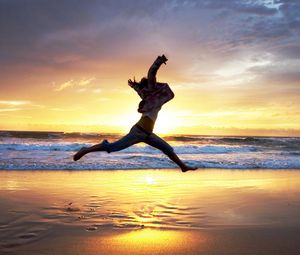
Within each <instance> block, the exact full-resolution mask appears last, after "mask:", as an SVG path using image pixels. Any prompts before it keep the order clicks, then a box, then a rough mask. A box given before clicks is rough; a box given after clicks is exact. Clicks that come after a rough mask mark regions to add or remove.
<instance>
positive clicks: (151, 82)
mask: <svg viewBox="0 0 300 255" xmlns="http://www.w3.org/2000/svg"><path fill="white" fill-rule="evenodd" d="M167 61H168V59H167V58H166V56H165V55H162V56H158V57H157V58H156V60H155V61H154V63H153V64H152V65H151V67H150V69H149V71H148V75H147V78H148V88H149V89H150V90H152V89H153V88H154V87H155V83H156V73H157V71H158V69H159V68H160V66H161V65H162V64H166V62H167Z"/></svg>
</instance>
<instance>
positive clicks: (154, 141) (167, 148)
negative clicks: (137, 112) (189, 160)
mask: <svg viewBox="0 0 300 255" xmlns="http://www.w3.org/2000/svg"><path fill="white" fill-rule="evenodd" d="M144 142H145V143H147V144H149V145H151V146H152V147H154V148H157V149H159V150H161V151H162V152H163V153H164V154H166V155H167V156H168V157H169V158H170V159H171V160H172V161H173V162H175V163H176V164H177V165H178V166H179V167H180V168H181V171H182V172H186V171H189V170H196V169H197V167H192V166H189V165H187V164H185V163H184V162H183V161H182V160H181V159H180V158H179V157H178V156H177V154H176V153H175V152H174V149H173V148H172V146H171V145H170V144H168V143H167V142H166V141H165V140H163V139H162V138H160V137H159V136H157V135H156V134H154V133H152V134H151V135H150V136H148V137H147V139H146V140H145V141H144Z"/></svg>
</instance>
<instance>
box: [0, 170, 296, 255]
mask: <svg viewBox="0 0 300 255" xmlns="http://www.w3.org/2000/svg"><path fill="white" fill-rule="evenodd" d="M0 176H1V178H0V209H1V210H0V254H1V255H2V254H199V253H201V254H298V251H299V249H300V217H299V215H300V171H299V170H298V171H297V170H295V171H293V170H260V171H254V170H251V171H247V170H212V169H210V170H198V171H195V172H189V173H185V174H183V173H181V172H180V171H178V170H116V171H112V170H107V171H1V172H0Z"/></svg>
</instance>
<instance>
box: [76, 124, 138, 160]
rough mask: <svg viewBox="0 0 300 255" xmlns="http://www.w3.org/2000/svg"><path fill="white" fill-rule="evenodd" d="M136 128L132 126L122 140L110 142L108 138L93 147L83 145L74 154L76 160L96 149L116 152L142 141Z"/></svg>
mask: <svg viewBox="0 0 300 255" xmlns="http://www.w3.org/2000/svg"><path fill="white" fill-rule="evenodd" d="M135 131H136V130H135V129H134V128H132V129H131V130H130V132H129V133H128V134H127V135H125V136H124V137H122V138H121V139H120V140H118V141H115V142H113V143H109V142H108V141H107V140H103V142H102V143H99V144H95V145H93V146H91V147H82V148H81V149H80V150H79V151H78V152H77V153H76V154H75V155H74V156H73V159H74V161H77V160H79V159H80V158H81V157H83V156H84V155H86V154H88V153H90V152H96V151H106V152H108V153H110V152H114V151H120V150H123V149H126V148H128V147H129V146H131V145H133V144H136V143H138V142H140V141H141V140H140V137H139V135H138V134H137V133H136V132H135Z"/></svg>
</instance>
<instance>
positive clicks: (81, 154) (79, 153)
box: [73, 147, 87, 161]
mask: <svg viewBox="0 0 300 255" xmlns="http://www.w3.org/2000/svg"><path fill="white" fill-rule="evenodd" d="M86 149H87V148H86V147H82V148H81V149H80V150H79V151H78V152H77V153H76V154H75V155H74V156H73V160H74V161H77V160H79V159H80V158H81V157H82V156H84V155H85V154H86Z"/></svg>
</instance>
